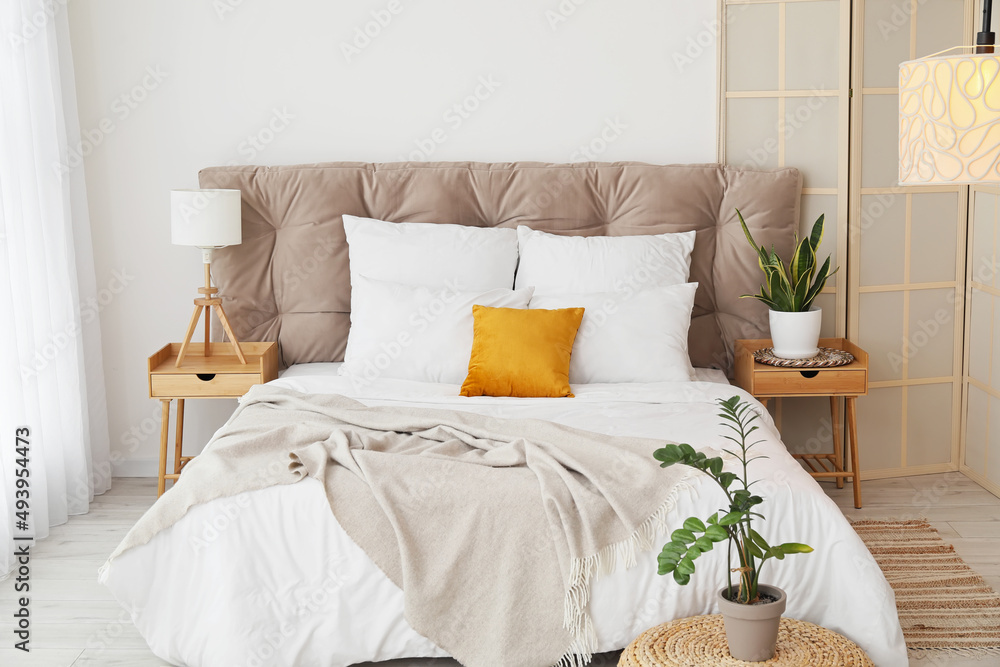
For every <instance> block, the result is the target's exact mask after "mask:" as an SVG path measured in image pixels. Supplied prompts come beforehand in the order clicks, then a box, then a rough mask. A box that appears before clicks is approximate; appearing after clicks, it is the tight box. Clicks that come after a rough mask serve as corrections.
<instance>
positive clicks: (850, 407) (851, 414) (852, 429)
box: [844, 396, 861, 509]
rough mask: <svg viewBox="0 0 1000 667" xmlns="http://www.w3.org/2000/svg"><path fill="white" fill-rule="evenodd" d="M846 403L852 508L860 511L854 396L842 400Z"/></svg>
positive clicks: (856, 420) (859, 466) (859, 467)
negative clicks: (851, 480) (852, 491)
mask: <svg viewBox="0 0 1000 667" xmlns="http://www.w3.org/2000/svg"><path fill="white" fill-rule="evenodd" d="M844 400H845V401H846V402H847V430H848V437H849V438H850V440H851V471H852V472H853V473H854V477H853V478H852V479H853V482H854V506H855V507H856V508H858V509H861V461H860V460H859V459H858V418H857V413H856V410H855V407H854V401H855V398H854V396H849V397H847V398H846V399H844Z"/></svg>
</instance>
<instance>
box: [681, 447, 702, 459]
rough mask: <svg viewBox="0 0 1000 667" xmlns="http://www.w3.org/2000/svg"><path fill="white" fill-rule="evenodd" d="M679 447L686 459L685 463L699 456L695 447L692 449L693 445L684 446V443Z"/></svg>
mask: <svg viewBox="0 0 1000 667" xmlns="http://www.w3.org/2000/svg"><path fill="white" fill-rule="evenodd" d="M678 447H680V450H681V454H682V455H683V457H684V458H683V460H684V461H690V460H692V459H694V457H695V456H697V454H698V452H696V451H694V447H692V446H691V445H687V444H683V443H682V444H680V445H678Z"/></svg>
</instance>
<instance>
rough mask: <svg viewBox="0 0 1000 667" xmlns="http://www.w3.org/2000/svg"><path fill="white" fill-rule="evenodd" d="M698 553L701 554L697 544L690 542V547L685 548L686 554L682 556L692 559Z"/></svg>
mask: <svg viewBox="0 0 1000 667" xmlns="http://www.w3.org/2000/svg"><path fill="white" fill-rule="evenodd" d="M700 555H701V549H699V548H698V545H697V544H692V545H691V548H690V549H688V550H687V553H686V554H684V558H688V559H690V560H694V559H695V558H697V557H698V556H700Z"/></svg>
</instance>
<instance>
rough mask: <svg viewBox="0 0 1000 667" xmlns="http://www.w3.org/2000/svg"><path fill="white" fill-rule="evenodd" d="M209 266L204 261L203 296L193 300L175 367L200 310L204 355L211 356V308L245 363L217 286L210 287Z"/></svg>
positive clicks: (183, 351) (182, 356)
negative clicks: (203, 328) (203, 332)
mask: <svg viewBox="0 0 1000 667" xmlns="http://www.w3.org/2000/svg"><path fill="white" fill-rule="evenodd" d="M206 259H207V257H206ZM211 267H212V265H211V264H210V263H209V262H208V261H206V262H205V286H204V287H199V288H198V292H200V293H201V294H202V295H203V296H201V297H199V298H197V299H195V300H194V314H193V315H191V322H190V324H188V328H187V333H186V334H185V335H184V342H183V343H181V349H180V351H179V352H178V353H177V363H176V364H174V365H175V367H177V368H180V367H181V362H182V361H184V355H185V354H187V349H188V345H190V344H191V336H193V335H194V329H195V327H196V326H198V320H199V319H200V318H201V314H202V311H204V313H205V356H206V357H210V356H212V346H211V345H210V344H209V337H210V336H209V334H210V331H211V327H212V320H211V317H212V316H211V312H212V310H213V309H214V310H215V313H216V315H218V317H219V321H220V322H222V328H223V330H225V332H226V335H227V336H229V340H230V341H232V343H233V349H234V350H235V351H236V356H237V357H239V359H240V363H241V364H246V363H247V359H246V357H245V356H244V355H243V350H242V349H241V348H240V342H239V341H238V340H236V334H234V333H233V328H232V327H231V326H229V319H228V318H227V317H226V311H224V310H223V309H222V299H220V298H219V297H217V296H216V294H218V293H219V290H218V288H215V287H212V271H211Z"/></svg>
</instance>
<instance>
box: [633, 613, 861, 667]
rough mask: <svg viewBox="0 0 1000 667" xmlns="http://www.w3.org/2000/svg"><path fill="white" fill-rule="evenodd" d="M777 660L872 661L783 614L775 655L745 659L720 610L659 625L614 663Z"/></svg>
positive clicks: (843, 665) (657, 666) (823, 666)
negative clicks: (732, 646)
mask: <svg viewBox="0 0 1000 667" xmlns="http://www.w3.org/2000/svg"><path fill="white" fill-rule="evenodd" d="M702 665H705V666H706V667H707V666H708V665H713V666H717V665H781V666H782V667H792V666H793V665H794V666H795V667H874V664H873V663H872V661H871V660H870V659H869V658H868V656H867V655H865V652H864V651H862V650H861V649H860V648H859V647H858V645H857V644H855V643H854V642H852V641H851V640H850V639H847V638H846V637H842V636H840V635H838V634H837V633H836V632H832V631H830V630H827V629H826V628H821V627H820V626H818V625H813V624H812V623H807V622H805V621H796V620H795V619H791V618H783V619H781V627H780V628H779V629H778V645H777V647H776V648H775V651H774V657H773V658H771V659H770V660H768V661H766V662H746V661H744V660H737V659H736V658H734V657H732V656H731V655H729V647H728V646H727V645H726V628H725V625H724V624H723V621H722V615H721V614H712V615H711V616H692V617H691V618H682V619H680V620H677V621H671V622H670V623H664V624H663V625H658V626H656V627H655V628H651V629H649V630H646V631H645V632H644V633H642V634H641V635H639V636H638V637H637V638H636V640H635V641H634V642H632V643H631V644H629V646H628V648H626V649H625V650H624V651H622V655H621V658H620V659H619V660H618V667H701V666H702Z"/></svg>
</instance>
